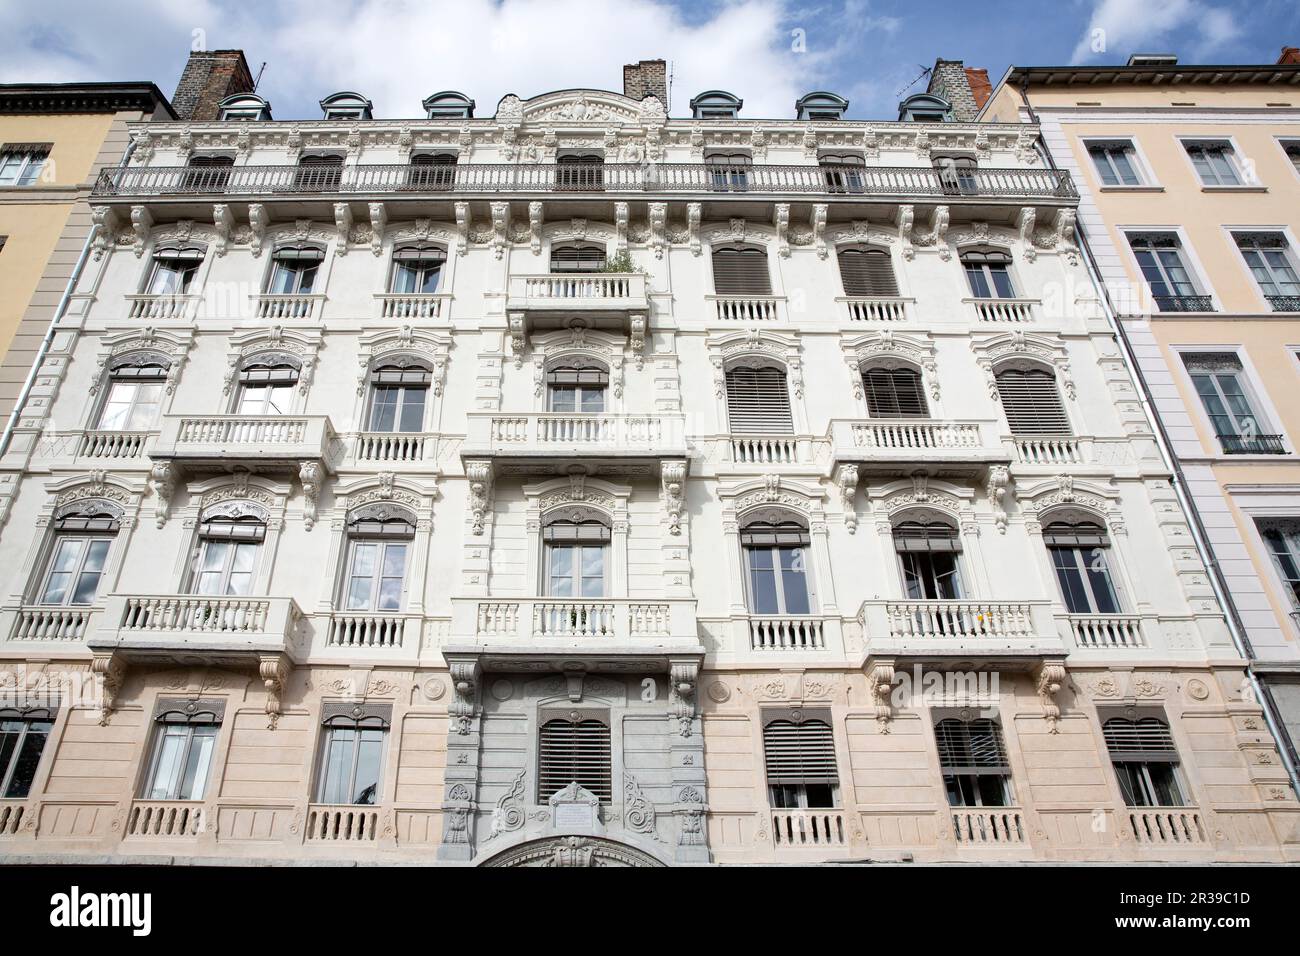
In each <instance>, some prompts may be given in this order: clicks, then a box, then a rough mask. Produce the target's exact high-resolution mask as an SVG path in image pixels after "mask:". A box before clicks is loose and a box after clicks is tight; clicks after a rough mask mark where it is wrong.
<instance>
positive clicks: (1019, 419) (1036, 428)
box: [997, 369, 1070, 436]
mask: <svg viewBox="0 0 1300 956" xmlns="http://www.w3.org/2000/svg"><path fill="white" fill-rule="evenodd" d="M997 383H998V397H999V398H1001V399H1002V408H1003V410H1004V411H1006V413H1007V424H1008V425H1010V426H1011V434H1013V435H1025V436H1033V435H1068V434H1070V419H1069V418H1067V417H1066V414H1065V406H1064V405H1062V404H1061V393H1060V392H1059V391H1057V388H1056V376H1055V375H1053V374H1052V373H1051V372H1046V371H1043V370H1042V369H1007V370H1006V371H1004V372H999V373H998V375H997Z"/></svg>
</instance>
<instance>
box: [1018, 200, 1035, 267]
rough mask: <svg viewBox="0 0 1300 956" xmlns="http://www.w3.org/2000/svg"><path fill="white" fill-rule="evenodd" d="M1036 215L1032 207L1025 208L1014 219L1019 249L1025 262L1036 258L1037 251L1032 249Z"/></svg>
mask: <svg viewBox="0 0 1300 956" xmlns="http://www.w3.org/2000/svg"><path fill="white" fill-rule="evenodd" d="M1037 214H1038V213H1037V210H1035V209H1034V207H1033V206H1026V207H1025V208H1024V209H1021V210H1020V215H1019V216H1017V217H1016V231H1017V232H1018V233H1019V234H1020V247H1021V248H1022V249H1023V250H1024V256H1025V261H1026V262H1033V261H1034V260H1035V259H1037V258H1038V250H1037V249H1035V248H1034V218H1035V217H1036V216H1037Z"/></svg>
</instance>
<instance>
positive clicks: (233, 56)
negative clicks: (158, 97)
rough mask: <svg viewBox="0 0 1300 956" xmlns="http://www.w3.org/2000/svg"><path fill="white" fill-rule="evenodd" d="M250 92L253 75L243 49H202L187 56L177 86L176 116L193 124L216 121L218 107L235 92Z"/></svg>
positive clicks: (175, 98)
mask: <svg viewBox="0 0 1300 956" xmlns="http://www.w3.org/2000/svg"><path fill="white" fill-rule="evenodd" d="M251 92H253V75H252V74H251V73H250V72H249V70H248V61H247V60H245V59H244V51H243V50H201V51H197V52H194V53H191V54H190V59H189V62H188V63H186V64H185V72H183V73H182V74H181V80H180V82H179V83H177V84H176V95H175V96H173V97H172V107H173V108H174V109H175V110H176V116H177V117H178V118H179V119H182V120H188V121H190V122H194V123H207V122H211V121H212V120H215V119H218V118H219V115H220V110H219V109H218V108H217V106H218V104H219V103H220V102H221V101H222V100H224V99H225V98H226V97H227V96H231V95H233V94H235V93H251Z"/></svg>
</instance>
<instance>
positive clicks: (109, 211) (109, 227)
mask: <svg viewBox="0 0 1300 956" xmlns="http://www.w3.org/2000/svg"><path fill="white" fill-rule="evenodd" d="M90 218H91V221H92V222H94V224H95V244H94V250H95V261H96V262H98V261H99V260H100V259H102V258H104V253H106V252H108V251H110V250H111V249H112V248H113V243H114V242H116V241H117V229H118V220H117V210H116V209H114V208H113V207H112V206H95V207H93V208H92V209H91V210H90Z"/></svg>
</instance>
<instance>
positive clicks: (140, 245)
mask: <svg viewBox="0 0 1300 956" xmlns="http://www.w3.org/2000/svg"><path fill="white" fill-rule="evenodd" d="M152 228H153V213H151V212H149V208H148V207H147V206H132V207H131V230H132V231H133V232H134V233H135V242H133V243H132V244H131V249H132V251H133V252H135V257H136V258H137V259H139V258H140V257H141V256H142V255H144V246H145V243H146V242H148V241H149V230H150V229H152Z"/></svg>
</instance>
